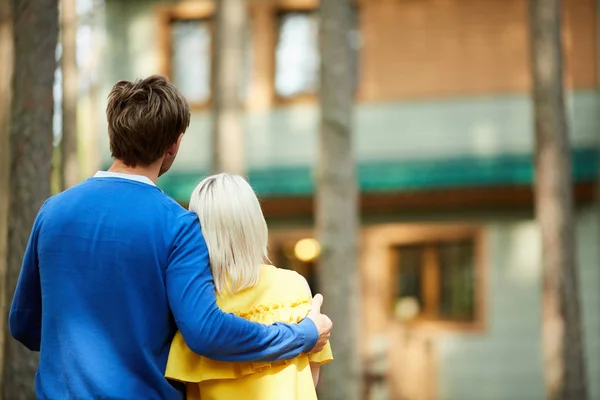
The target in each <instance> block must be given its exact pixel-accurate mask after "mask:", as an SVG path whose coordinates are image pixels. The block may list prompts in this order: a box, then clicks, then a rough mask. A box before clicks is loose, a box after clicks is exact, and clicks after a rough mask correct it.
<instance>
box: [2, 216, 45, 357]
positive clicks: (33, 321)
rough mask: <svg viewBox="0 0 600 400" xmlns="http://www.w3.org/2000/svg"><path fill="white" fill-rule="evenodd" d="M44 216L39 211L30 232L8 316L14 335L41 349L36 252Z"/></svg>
mask: <svg viewBox="0 0 600 400" xmlns="http://www.w3.org/2000/svg"><path fill="white" fill-rule="evenodd" d="M41 216H42V213H41V211H40V213H39V214H38V216H37V218H36V220H35V223H34V224H33V229H32V231H31V235H30V236H29V243H28V244H27V249H26V250H25V255H24V257H23V265H22V266H21V273H20V275H19V280H18V282H17V288H16V289H15V294H14V297H13V302H12V306H11V308H10V314H9V318H8V324H9V330H10V334H11V335H12V337H13V338H15V339H16V340H18V341H19V342H21V343H22V344H23V345H24V346H25V347H27V348H28V349H29V350H31V351H40V340H41V328H42V289H41V286H40V270H39V265H38V253H37V243H38V236H39V230H40V225H41Z"/></svg>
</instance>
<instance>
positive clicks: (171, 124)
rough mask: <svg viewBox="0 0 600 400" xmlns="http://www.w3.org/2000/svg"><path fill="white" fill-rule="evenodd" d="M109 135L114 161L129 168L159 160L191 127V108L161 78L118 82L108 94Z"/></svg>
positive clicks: (177, 91)
mask: <svg viewBox="0 0 600 400" xmlns="http://www.w3.org/2000/svg"><path fill="white" fill-rule="evenodd" d="M106 119H107V120H108V136H109V138H110V151H111V154H112V156H113V158H115V159H118V160H120V161H122V162H123V163H125V165H128V166H130V167H135V166H137V165H150V164H152V163H154V162H156V161H157V160H158V159H159V158H161V157H162V156H163V155H164V154H165V152H166V151H167V149H168V148H169V147H170V146H172V145H173V144H174V143H175V142H176V141H177V139H178V138H179V135H180V134H182V133H184V132H185V131H186V129H187V127H188V126H189V125H190V107H189V105H188V103H187V101H186V99H185V98H184V97H183V95H182V94H181V92H180V91H179V89H177V88H176V87H175V85H173V84H172V83H170V82H169V81H168V79H167V78H166V77H164V76H161V75H152V76H149V77H148V78H146V79H138V80H136V81H135V82H129V81H120V82H118V83H117V84H116V85H115V86H114V87H113V88H112V90H111V91H110V94H109V95H108V106H107V107H106Z"/></svg>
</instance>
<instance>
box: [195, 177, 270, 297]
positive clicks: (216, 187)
mask: <svg viewBox="0 0 600 400" xmlns="http://www.w3.org/2000/svg"><path fill="white" fill-rule="evenodd" d="M189 208H190V211H193V212H194V213H196V214H197V215H198V218H199V220H200V225H201V227H202V234H203V235H204V240H205V241H206V245H207V247H208V254H209V256H210V267H211V270H212V274H213V278H214V281H215V287H216V289H217V293H220V294H221V293H224V292H229V293H236V292H239V291H241V290H244V289H248V288H250V287H253V286H255V285H256V284H258V275H259V271H260V265H261V264H262V263H263V262H265V261H268V255H267V244H268V240H269V234H268V230H267V223H266V221H265V217H264V216H263V213H262V210H261V208H260V203H259V202H258V198H257V197H256V194H255V193H254V190H252V187H251V186H250V185H249V184H248V182H246V180H245V179H244V178H242V177H241V176H238V175H231V174H224V173H223V174H218V175H213V176H209V177H208V178H206V179H204V180H203V181H202V182H200V183H199V184H198V186H196V188H195V189H194V192H193V193H192V197H191V199H190V207H189Z"/></svg>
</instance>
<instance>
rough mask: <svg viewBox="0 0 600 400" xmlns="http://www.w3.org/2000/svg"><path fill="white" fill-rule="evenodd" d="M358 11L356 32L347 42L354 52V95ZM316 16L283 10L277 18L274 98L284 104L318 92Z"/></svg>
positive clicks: (318, 60) (356, 76) (356, 24)
mask: <svg viewBox="0 0 600 400" xmlns="http://www.w3.org/2000/svg"><path fill="white" fill-rule="evenodd" d="M357 17H358V10H357V8H356V7H354V8H353V18H355V23H354V26H355V27H356V30H355V31H354V32H353V35H351V37H350V38H349V41H350V44H351V46H352V49H353V51H354V53H353V56H354V57H353V63H352V65H351V68H352V74H353V76H354V84H355V85H354V86H355V87H354V92H356V89H357V86H358V73H359V71H358V49H359V46H360V37H359V35H358V20H357ZM320 62H321V60H320V54H319V15H318V12H317V11H316V10H314V9H300V10H294V9H292V10H284V11H281V12H279V14H278V30H277V45H276V48H275V82H274V87H275V97H276V98H277V99H278V100H280V101H283V102H286V101H290V100H295V99H302V98H312V97H314V95H315V94H316V93H317V92H318V91H319V79H320V75H319V74H320Z"/></svg>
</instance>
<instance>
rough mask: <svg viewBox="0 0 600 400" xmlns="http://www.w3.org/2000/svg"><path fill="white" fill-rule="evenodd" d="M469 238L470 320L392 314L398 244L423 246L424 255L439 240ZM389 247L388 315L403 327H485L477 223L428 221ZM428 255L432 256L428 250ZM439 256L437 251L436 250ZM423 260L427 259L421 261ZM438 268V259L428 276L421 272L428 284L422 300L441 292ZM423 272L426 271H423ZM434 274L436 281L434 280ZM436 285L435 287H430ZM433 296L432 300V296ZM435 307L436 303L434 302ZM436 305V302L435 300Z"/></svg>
mask: <svg viewBox="0 0 600 400" xmlns="http://www.w3.org/2000/svg"><path fill="white" fill-rule="evenodd" d="M465 240H469V241H472V242H473V246H474V249H473V250H474V255H473V259H474V260H473V268H474V269H473V276H474V282H473V284H474V310H473V320H471V321H453V320H450V319H444V318H443V317H442V318H440V317H439V316H435V315H434V316H431V315H423V314H419V315H417V316H416V317H415V318H412V319H410V320H405V321H403V320H401V319H400V318H399V317H398V316H397V315H395V312H394V309H395V305H396V301H397V300H398V295H399V293H398V280H399V278H400V268H401V266H400V260H399V249H398V248H399V247H402V246H411V245H416V246H424V251H425V253H424V255H425V257H427V252H428V251H429V252H432V250H428V248H429V249H431V248H432V247H433V246H435V245H437V244H440V243H448V242H455V241H465ZM388 246H389V247H388V250H389V253H390V258H389V259H390V277H391V279H390V287H389V293H390V297H389V298H390V304H389V310H390V311H389V312H390V315H391V318H392V320H393V321H395V322H396V323H399V324H401V325H403V326H406V327H411V328H424V329H433V330H437V329H443V330H453V331H472V332H481V331H483V330H484V327H485V320H486V303H485V299H486V277H485V275H486V272H485V271H486V268H485V262H484V260H485V240H484V234H483V230H482V228H481V227H479V226H472V225H437V226H436V225H427V226H420V227H414V228H413V229H411V232H410V233H409V234H407V235H406V236H404V237H402V238H401V239H396V240H394V241H393V242H391V243H389V244H388ZM429 257H435V256H433V255H432V254H431V253H430V254H429ZM438 257H439V253H438ZM423 263H426V261H424V262H423ZM420 268H422V269H426V268H432V267H431V266H426V265H422V266H421V267H420ZM440 274H441V272H440V268H439V262H438V268H437V272H433V273H431V274H429V275H430V276H429V280H428V278H427V277H425V276H424V278H423V279H424V281H425V282H426V283H425V285H427V286H428V287H426V288H425V290H424V291H423V295H424V297H426V298H427V297H429V299H425V300H424V302H432V301H434V299H436V298H439V296H440V295H441V285H439V279H440ZM424 275H425V274H424ZM436 275H437V281H436ZM432 285H437V287H431V286H432ZM432 299H433V300H432ZM433 307H434V311H435V307H436V305H433ZM437 307H439V303H438V304H437Z"/></svg>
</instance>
